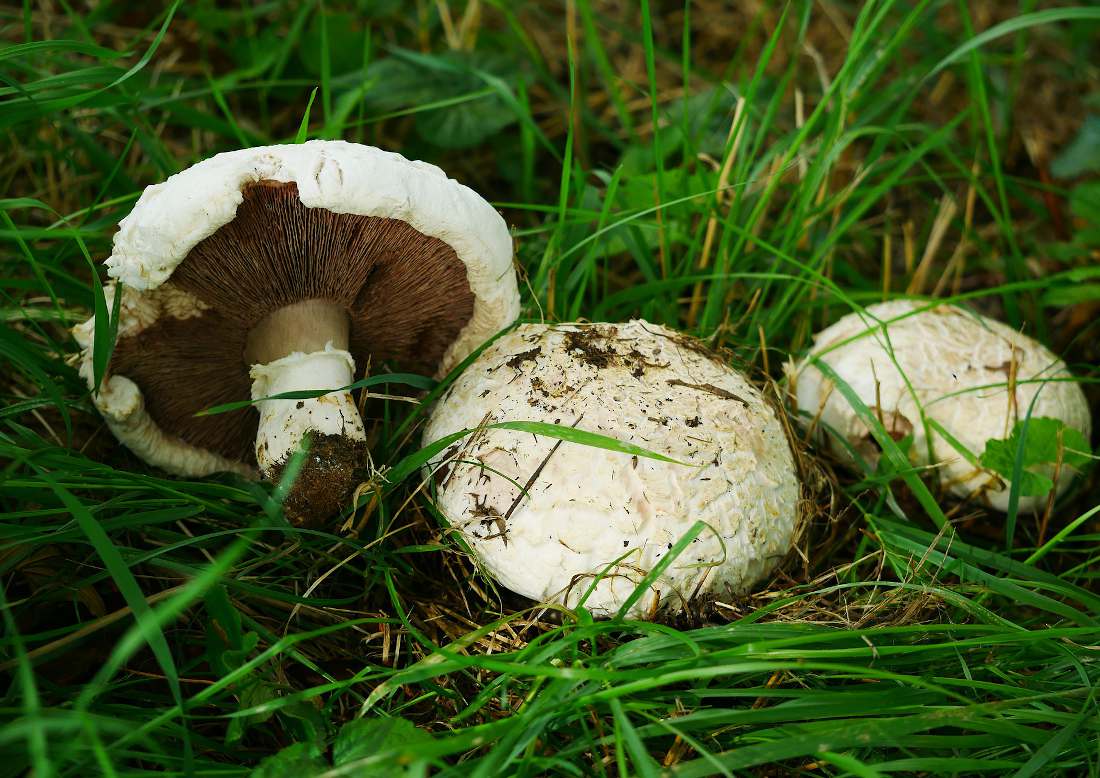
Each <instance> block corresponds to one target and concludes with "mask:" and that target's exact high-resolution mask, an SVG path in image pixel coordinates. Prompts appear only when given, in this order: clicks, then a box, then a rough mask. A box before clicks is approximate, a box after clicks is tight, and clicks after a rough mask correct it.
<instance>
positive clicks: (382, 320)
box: [75, 141, 519, 520]
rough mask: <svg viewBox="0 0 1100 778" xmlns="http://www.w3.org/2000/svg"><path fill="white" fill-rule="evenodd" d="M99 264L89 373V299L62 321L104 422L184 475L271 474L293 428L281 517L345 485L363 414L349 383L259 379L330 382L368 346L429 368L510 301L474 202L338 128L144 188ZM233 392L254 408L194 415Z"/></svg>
mask: <svg viewBox="0 0 1100 778" xmlns="http://www.w3.org/2000/svg"><path fill="white" fill-rule="evenodd" d="M106 264H107V266H108V273H109V275H110V276H111V277H112V278H114V279H118V281H120V282H121V283H122V289H123V291H122V300H121V315H120V321H119V337H118V341H117V343H116V344H115V348H114V352H113V354H112V357H111V361H110V364H109V366H108V371H107V375H105V376H104V377H103V381H102V384H101V386H100V387H94V386H93V384H94V383H95V379H94V370H93V364H94V358H93V353H92V352H93V348H92V346H93V341H94V330H95V321H94V318H93V319H91V320H89V321H88V322H86V323H84V324H83V325H81V326H79V327H77V328H76V329H75V335H76V338H77V340H78V342H79V343H80V345H81V346H82V349H83V353H82V356H81V374H82V375H83V376H84V377H85V379H86V380H87V381H88V384H89V386H90V387H92V388H97V389H99V391H98V392H97V393H95V394H94V395H93V400H94V401H95V403H96V405H97V407H98V408H99V409H100V411H101V412H102V413H103V415H104V417H105V418H106V419H107V422H108V425H109V426H110V428H111V430H112V431H113V432H114V434H115V435H116V436H117V437H118V438H119V440H120V441H122V442H123V443H124V444H126V445H127V446H128V447H130V448H131V449H132V450H133V451H134V452H135V453H137V454H138V455H139V456H141V457H142V458H143V459H145V460H146V461H148V462H150V463H151V464H154V465H157V466H160V467H162V468H164V469H166V470H168V471H170V472H173V473H178V474H182V475H187V476H201V475H207V474H209V473H212V472H215V471H221V470H232V471H236V472H240V473H244V474H254V473H255V472H256V470H257V466H258V469H259V471H260V472H261V473H262V474H263V475H264V476H266V477H269V478H273V479H277V478H278V477H279V476H280V473H281V469H282V468H283V467H284V466H285V464H286V462H287V460H288V459H289V457H290V456H291V455H293V454H294V453H295V452H296V451H297V450H298V449H299V447H300V446H301V445H302V443H303V441H304V440H306V439H307V438H308V439H309V440H310V441H311V448H310V456H309V458H308V459H307V460H306V462H305V464H304V465H303V468H302V470H301V471H300V474H299V477H298V480H297V482H296V484H295V487H294V489H293V490H292V491H291V493H290V494H289V495H288V497H287V510H288V514H290V515H292V517H294V518H296V519H298V520H316V519H318V518H323V517H324V516H326V515H329V514H331V513H332V512H334V511H336V510H338V509H339V507H340V506H341V505H342V504H343V503H344V502H346V500H347V498H348V496H349V495H350V494H351V491H352V489H353V488H354V487H355V485H356V484H357V483H358V480H359V478H360V476H361V475H362V473H361V470H362V463H363V462H364V461H366V460H367V457H366V451H365V445H366V444H365V438H366V435H365V431H364V426H363V421H362V419H361V418H360V416H359V411H358V408H357V406H356V404H355V402H354V401H353V398H352V397H351V395H350V393H348V392H330V393H328V394H326V395H322V396H320V397H314V398H309V397H307V398H302V399H294V400H288V399H265V398H269V397H270V396H271V395H272V394H280V393H285V392H300V391H306V392H310V391H323V390H331V389H334V388H338V387H344V386H347V385H349V384H351V383H352V382H353V381H354V380H355V378H356V377H357V375H361V374H362V371H363V370H365V369H366V368H367V367H368V364H369V363H373V364H375V365H378V364H380V363H383V362H387V363H391V364H393V365H394V366H395V367H397V368H398V369H401V370H404V371H407V372H417V373H421V374H428V375H441V374H443V373H446V372H447V371H448V370H449V369H450V368H451V367H452V366H453V365H454V364H456V363H457V362H459V361H461V360H462V359H463V358H465V356H466V355H467V354H469V353H470V351H471V350H473V349H474V348H475V347H476V346H477V345H479V344H480V343H481V342H482V341H484V340H485V338H487V337H489V336H490V335H493V334H495V333H496V332H498V331H499V330H500V329H501V328H503V327H504V326H506V325H507V324H509V323H510V322H511V321H513V320H514V319H515V317H516V315H517V314H518V312H519V294H518V290H517V286H516V280H515V274H514V272H513V270H512V241H511V237H510V235H509V233H508V229H507V226H506V225H505V223H504V220H503V219H502V218H501V217H500V215H499V214H498V213H497V212H496V211H495V210H494V209H493V208H492V206H490V205H489V203H487V202H485V201H484V200H483V199H481V197H479V196H478V195H477V194H476V193H475V192H473V191H472V190H470V189H468V188H467V187H465V186H462V185H461V184H459V183H457V182H456V181H453V180H451V179H449V178H447V176H446V175H445V174H444V173H443V171H441V170H440V169H439V168H436V167H434V166H432V165H428V164H425V163H423V162H412V161H409V160H407V159H405V158H404V157H402V156H400V155H398V154H393V153H390V152H385V151H382V150H380V149H376V148H372V147H369V146H361V145H358V144H353V143H345V142H343V141H310V142H309V143H304V144H298V145H284V146H267V147H258V148H251V149H242V150H240V151H232V152H228V153H225V154H218V155H217V156H214V157H211V158H210V159H207V160H204V161H202V162H200V163H198V164H196V165H194V166H192V167H190V168H188V169H187V170H184V171H183V172H181V173H178V174H176V175H174V176H172V177H171V178H169V179H168V180H167V181H165V182H164V183H162V184H157V185H155V186H151V187H149V188H147V189H146V190H145V192H144V193H143V194H142V196H141V198H140V199H139V200H138V202H137V204H136V205H135V206H134V209H133V211H132V212H131V213H130V214H129V215H128V216H127V217H126V218H125V219H123V220H122V222H121V224H120V225H119V232H118V234H117V235H116V236H115V240H114V252H113V254H112V255H111V257H110V258H109V259H108V260H107V263H106ZM114 293H115V291H114V287H113V286H111V287H109V288H108V294H109V295H110V296H111V297H112V298H113V295H114ZM248 399H253V400H257V401H259V402H258V403H257V408H256V410H251V409H244V410H241V411H236V412H232V413H227V414H223V415H216V416H196V413H197V412H198V411H201V410H204V409H206V408H209V407H210V406H214V405H220V404H223V403H227V402H233V401H240V400H248Z"/></svg>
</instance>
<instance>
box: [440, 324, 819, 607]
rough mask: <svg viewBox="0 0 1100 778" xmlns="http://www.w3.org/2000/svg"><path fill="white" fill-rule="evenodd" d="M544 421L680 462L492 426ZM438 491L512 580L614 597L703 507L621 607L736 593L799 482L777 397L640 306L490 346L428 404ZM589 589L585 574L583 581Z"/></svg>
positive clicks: (530, 330) (527, 328) (787, 531)
mask: <svg viewBox="0 0 1100 778" xmlns="http://www.w3.org/2000/svg"><path fill="white" fill-rule="evenodd" d="M505 421H537V422H545V423H551V424H556V425H560V426H563V427H573V428H575V429H577V430H583V431H587V432H593V433H598V434H601V435H604V436H607V437H611V438H615V439H617V440H620V441H622V442H625V443H630V444H634V445H636V446H639V447H641V448H643V449H645V450H647V451H648V452H653V453H656V454H660V455H663V456H665V457H668V458H670V459H672V460H675V462H669V461H661V460H658V459H654V458H649V457H646V456H636V455H632V454H629V453H623V452H619V451H612V450H607V449H603V448H596V447H592V446H589V445H585V444H584V443H583V442H564V441H562V440H558V439H555V438H552V437H548V436H545V435H538V434H531V433H530V432H519V431H515V430H509V429H500V428H494V429H487V428H486V425H488V424H493V423H497V422H505ZM464 429H472V430H476V431H475V432H473V433H472V434H470V435H469V436H468V437H465V438H463V439H460V440H459V441H458V442H457V443H455V444H454V445H453V446H451V447H450V448H449V449H447V450H446V451H444V452H441V454H440V455H438V456H437V457H436V458H435V459H434V461H433V462H431V463H430V471H431V472H432V477H433V480H434V482H435V499H436V504H437V506H438V507H439V509H440V511H441V513H442V515H443V516H444V518H445V519H446V520H447V522H448V523H449V524H450V525H451V527H452V528H453V529H454V530H455V531H456V532H458V533H459V534H460V536H461V538H462V539H463V540H464V541H465V543H466V545H467V546H468V548H469V549H470V550H471V551H472V552H473V554H474V555H475V556H476V557H477V558H478V559H479V560H480V561H481V563H482V565H483V566H484V568H485V569H486V570H487V571H488V572H489V573H491V574H492V575H493V576H494V577H495V578H496V579H497V580H498V581H499V582H500V583H501V584H503V585H504V586H505V587H507V588H509V589H511V590H512V591H514V592H517V593H519V594H522V595H524V596H526V597H530V598H532V599H535V600H539V601H542V602H556V603H561V604H564V605H566V606H569V607H572V606H575V605H577V604H578V603H579V602H580V601H581V600H582V598H584V597H585V596H586V595H587V599H585V601H584V605H585V607H587V608H588V609H589V610H590V611H591V612H592V613H593V614H595V615H598V616H609V615H612V614H614V613H616V612H617V611H618V610H619V608H620V607H621V606H623V604H624V603H625V602H626V601H627V599H628V598H629V597H630V595H631V594H632V593H633V592H634V590H635V588H636V587H637V586H638V584H639V583H640V582H641V581H642V579H643V578H645V577H646V575H647V574H648V573H650V571H651V570H653V569H654V567H655V566H656V565H657V564H658V563H659V562H660V561H661V560H662V558H663V557H665V555H666V554H668V553H669V552H670V550H672V549H673V546H674V544H676V542H677V541H678V540H680V539H681V538H682V537H685V536H686V534H687V533H688V531H689V530H690V529H691V528H692V526H693V525H694V524H695V522H697V521H702V522H704V523H705V525H706V529H705V531H703V532H702V533H700V534H698V535H696V536H695V537H694V538H693V539H692V540H691V541H690V543H688V544H687V545H686V547H685V548H684V550H683V551H682V552H681V553H680V554H679V556H677V557H676V558H674V559H673V560H672V561H671V564H669V566H668V567H667V568H666V569H665V570H664V571H663V573H661V574H660V575H659V576H658V577H657V578H656V580H655V581H654V582H653V583H652V585H651V586H650V587H649V588H648V589H647V590H646V591H645V592H644V594H643V595H642V596H641V597H640V599H638V600H637V602H636V603H635V604H634V605H633V606H632V607H631V608H630V609H629V614H630V615H631V616H634V617H651V616H654V615H656V614H658V613H662V612H663V613H666V614H672V613H675V612H678V611H680V610H682V609H683V608H684V607H685V606H686V605H687V604H688V603H689V602H691V601H692V600H693V598H696V597H700V596H704V595H705V596H711V597H716V596H733V595H736V594H738V593H742V592H744V591H745V590H746V589H747V588H748V587H750V586H751V585H752V584H753V583H754V582H756V581H758V580H759V579H760V578H761V577H762V576H764V575H766V574H767V573H768V572H769V571H770V570H772V569H773V568H774V566H775V565H776V564H777V563H778V562H779V561H780V560H781V559H782V558H783V557H784V555H785V554H786V553H787V551H788V550H789V548H790V546H791V544H792V540H793V535H794V532H795V528H796V524H797V521H796V516H797V511H798V503H799V491H800V490H799V483H798V479H797V476H796V475H795V467H794V461H793V458H792V455H791V449H790V446H789V444H788V441H787V438H786V436H785V434H784V430H783V427H782V426H781V424H780V422H779V420H778V418H777V416H776V413H775V411H774V409H773V408H772V406H771V405H769V404H768V403H767V402H766V401H765V400H764V397H763V396H762V394H761V392H760V391H758V390H757V389H756V388H755V387H754V386H753V385H752V384H751V383H749V381H748V380H747V379H746V378H745V377H744V376H742V375H741V374H740V373H738V372H736V371H735V370H733V369H731V368H730V367H728V366H727V365H725V364H724V363H723V362H722V361H721V360H720V359H718V358H717V357H716V356H715V355H713V354H712V353H710V352H708V351H707V350H706V349H705V348H703V347H701V346H700V345H699V344H697V343H695V342H693V341H691V340H689V339H688V338H686V337H685V336H683V335H681V334H678V333H676V332H673V331H671V330H668V329H666V328H664V327H661V326H657V325H653V324H649V323H647V322H645V321H632V322H630V323H628V324H569V325H555V326H542V325H523V326H520V327H518V328H517V329H515V330H513V331H512V332H510V333H508V334H507V335H505V336H503V337H501V338H500V339H499V340H497V341H496V342H494V343H493V344H492V345H491V346H490V347H489V348H487V349H486V350H485V351H484V352H483V353H482V354H481V355H480V356H479V357H478V358H477V360H476V361H474V362H473V363H472V364H470V365H469V366H468V367H467V369H466V370H465V371H464V372H463V373H462V375H461V376H459V378H458V379H457V380H456V382H455V383H454V385H453V386H451V387H450V389H449V390H448V392H447V393H446V394H445V395H444V396H443V398H442V399H441V401H440V402H439V404H438V405H437V406H436V407H435V409H434V410H433V412H432V415H431V417H430V419H429V421H428V424H427V427H426V429H425V431H424V442H425V444H430V443H432V442H433V441H437V440H440V439H442V438H444V437H445V436H447V435H449V434H453V433H456V432H459V431H461V430H464ZM590 590H591V591H590Z"/></svg>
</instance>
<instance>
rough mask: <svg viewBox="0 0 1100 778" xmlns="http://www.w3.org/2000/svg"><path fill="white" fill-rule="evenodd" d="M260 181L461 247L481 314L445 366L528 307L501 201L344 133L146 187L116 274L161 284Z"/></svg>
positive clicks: (317, 204)
mask: <svg viewBox="0 0 1100 778" xmlns="http://www.w3.org/2000/svg"><path fill="white" fill-rule="evenodd" d="M256 181H279V182H282V183H294V184H296V185H297V188H298V197H299V199H300V200H301V201H302V204H303V205H305V206H306V207H308V208H324V209H325V210H328V211H332V212H333V213H348V214H355V215H359V216H382V217H386V218H391V219H400V220H401V221H403V222H406V223H407V224H409V225H410V226H412V227H413V228H414V229H416V230H417V231H418V232H420V233H422V234H424V235H427V236H428V237H431V238H438V239H439V240H441V241H443V242H444V243H446V244H448V245H449V246H451V248H453V249H454V251H455V253H456V254H457V255H458V258H459V259H460V260H461V261H462V262H463V263H464V264H465V265H466V273H467V279H468V281H469V283H470V291H471V292H472V293H473V295H474V313H473V316H472V318H471V319H470V321H469V323H468V324H467V325H466V327H465V329H464V330H463V331H462V332H461V333H460V334H459V336H458V338H457V340H455V342H454V344H453V345H452V346H451V348H450V350H449V351H448V352H447V354H446V356H445V357H444V359H443V363H442V365H441V366H440V374H441V375H442V374H445V373H447V372H448V371H449V370H450V369H451V367H453V366H454V365H455V364H457V363H458V362H461V361H462V360H463V359H464V358H465V357H466V356H467V355H468V354H469V353H470V352H471V351H473V350H474V349H475V348H476V347H477V346H478V345H480V344H481V343H482V342H483V341H484V340H485V339H486V338H487V337H489V336H490V335H494V334H496V333H497V332H499V331H500V330H501V329H502V328H503V327H504V326H506V325H507V324H508V323H509V322H512V321H514V320H515V318H516V316H518V315H519V291H518V289H517V286H516V279H515V275H514V274H513V273H512V238H511V236H510V235H509V233H508V227H507V225H506V224H505V223H504V219H502V218H501V216H500V214H499V213H497V212H496V210H495V209H493V207H492V206H490V205H489V204H488V203H487V202H485V200H483V199H482V198H481V197H480V196H479V195H478V194H477V193H476V192H474V191H473V190H472V189H470V188H468V187H466V186H463V185H462V184H460V183H458V182H457V181H454V180H452V179H450V178H447V174H446V173H444V172H443V171H442V170H440V169H439V168H438V167H436V166H435V165H430V164H428V163H427V162H420V161H413V160H408V159H405V157H403V156H401V155H400V154H396V153H394V152H392V151H383V150H382V149H378V148H375V147H374V146H364V145H361V144H357V143H348V142H346V141H341V140H311V141H308V142H306V143H301V144H286V145H279V146H257V147H255V148H250V149H239V150H237V151H227V152H224V153H222V154H217V155H215V156H213V157H210V158H209V159H204V160H203V161H201V162H199V163H197V164H195V165H192V166H191V167H189V168H187V169H186V170H183V171H181V172H179V173H176V174H175V175H174V176H171V177H170V178H168V180H167V181H165V182H163V183H161V184H155V185H153V186H150V187H147V188H146V189H145V191H144V192H143V193H142V195H141V197H140V198H139V199H138V201H137V204H136V205H135V206H134V209H133V210H132V211H131V212H130V214H129V215H128V216H126V218H124V219H123V220H122V221H121V222H119V231H118V233H117V234H116V235H115V239H114V251H113V252H112V254H111V256H110V258H108V259H107V262H106V264H107V267H108V271H107V272H108V275H110V276H111V277H112V278H117V279H119V280H120V281H122V282H123V283H124V284H125V285H126V286H128V287H131V288H133V289H138V290H145V289H155V288H156V287H158V286H160V285H161V284H163V283H164V282H165V281H167V280H168V278H169V277H170V276H171V275H172V272H173V271H174V270H175V269H176V267H177V266H178V265H179V264H180V263H181V262H182V261H183V260H184V258H185V257H186V256H187V254H188V252H190V251H191V249H193V248H194V247H195V246H196V245H197V244H198V243H199V241H201V240H203V239H204V238H207V237H209V236H211V235H213V234H214V232H215V231H216V230H217V229H218V228H219V227H221V226H223V225H225V224H228V223H229V222H230V221H232V220H233V217H234V216H235V215H236V213H237V206H238V205H240V204H241V201H242V200H243V195H242V194H241V192H242V190H243V189H244V188H245V186H247V185H248V184H250V183H253V182H256Z"/></svg>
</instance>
